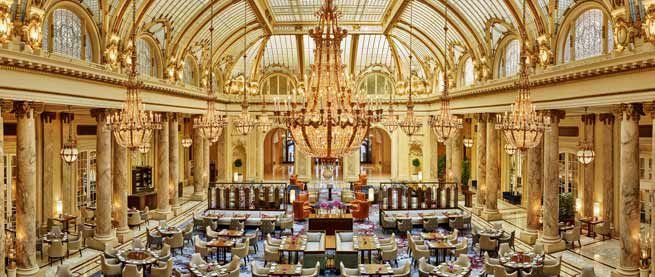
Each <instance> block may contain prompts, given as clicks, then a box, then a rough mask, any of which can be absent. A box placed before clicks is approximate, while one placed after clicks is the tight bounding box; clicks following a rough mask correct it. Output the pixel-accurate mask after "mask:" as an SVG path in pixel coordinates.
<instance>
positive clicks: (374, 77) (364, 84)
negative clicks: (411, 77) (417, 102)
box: [359, 73, 394, 95]
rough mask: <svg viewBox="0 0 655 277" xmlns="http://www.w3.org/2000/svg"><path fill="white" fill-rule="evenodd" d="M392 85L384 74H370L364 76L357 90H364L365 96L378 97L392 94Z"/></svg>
mask: <svg viewBox="0 0 655 277" xmlns="http://www.w3.org/2000/svg"><path fill="white" fill-rule="evenodd" d="M393 87H394V86H393V83H392V82H391V79H389V77H388V76H387V75H386V74H383V73H372V74H368V75H366V77H364V79H363V80H362V81H361V82H360V83H359V89H360V91H361V90H364V91H365V92H366V94H371V95H380V94H387V93H389V92H393Z"/></svg>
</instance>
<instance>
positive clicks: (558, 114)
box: [543, 110, 566, 123]
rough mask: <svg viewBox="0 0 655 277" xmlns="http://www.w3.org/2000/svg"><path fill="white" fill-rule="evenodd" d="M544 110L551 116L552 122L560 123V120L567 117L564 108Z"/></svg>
mask: <svg viewBox="0 0 655 277" xmlns="http://www.w3.org/2000/svg"><path fill="white" fill-rule="evenodd" d="M543 112H544V114H545V115H547V116H549V117H550V122H551V123H559V121H560V120H562V119H564V117H566V112H565V111H563V110H545V111H543Z"/></svg>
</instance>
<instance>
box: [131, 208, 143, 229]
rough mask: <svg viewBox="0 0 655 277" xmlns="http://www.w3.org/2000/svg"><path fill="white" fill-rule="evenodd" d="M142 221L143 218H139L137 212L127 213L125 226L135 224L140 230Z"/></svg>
mask: <svg viewBox="0 0 655 277" xmlns="http://www.w3.org/2000/svg"><path fill="white" fill-rule="evenodd" d="M142 223H143V219H141V214H139V212H128V213H127V226H129V227H134V226H137V227H139V230H141V224H142Z"/></svg>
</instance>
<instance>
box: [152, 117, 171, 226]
mask: <svg viewBox="0 0 655 277" xmlns="http://www.w3.org/2000/svg"><path fill="white" fill-rule="evenodd" d="M168 127H169V125H168V116H167V115H166V114H163V115H162V126H161V129H159V130H157V131H156V132H155V134H156V135H157V145H156V147H155V149H157V157H156V158H157V210H156V211H155V213H153V218H154V219H169V218H171V217H172V216H173V214H172V213H171V206H170V204H169V202H168V198H169V197H170V196H169V194H168V186H169V185H170V182H169V180H168V177H169V169H170V168H169V164H168V158H169V155H168V154H169V149H168Z"/></svg>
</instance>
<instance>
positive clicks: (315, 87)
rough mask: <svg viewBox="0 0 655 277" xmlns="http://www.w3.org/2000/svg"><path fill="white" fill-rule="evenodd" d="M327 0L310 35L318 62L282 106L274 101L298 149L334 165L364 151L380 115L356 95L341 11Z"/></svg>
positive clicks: (315, 62) (326, 163)
mask: <svg viewBox="0 0 655 277" xmlns="http://www.w3.org/2000/svg"><path fill="white" fill-rule="evenodd" d="M333 2H334V1H333V0H325V2H324V3H323V5H322V6H321V8H320V10H319V11H318V12H317V13H316V14H317V16H318V17H319V23H318V26H316V27H314V28H313V29H311V30H310V31H309V36H310V37H311V38H312V39H313V40H314V42H315V45H316V50H315V51H314V64H313V65H312V66H311V74H310V75H309V77H308V76H304V78H303V82H302V83H301V84H299V85H298V88H297V89H294V90H292V95H291V96H289V97H288V98H287V99H286V100H284V103H283V104H282V103H281V102H280V99H279V98H275V116H276V117H278V118H279V120H280V122H282V123H283V124H284V125H285V126H286V127H287V129H288V130H289V132H290V133H291V136H292V138H293V141H294V142H295V145H296V147H297V148H298V150H299V151H301V152H303V153H306V154H308V155H309V156H311V157H313V158H318V159H319V160H320V161H321V162H322V164H324V165H328V168H329V165H331V164H334V163H335V162H336V160H337V159H339V158H341V157H344V156H346V155H348V154H350V153H352V152H353V151H355V150H357V149H359V148H360V146H361V143H362V141H363V140H364V138H365V136H366V134H367V133H368V130H369V127H370V126H371V124H372V123H376V122H377V121H378V120H379V118H380V116H381V113H382V109H381V108H379V107H378V108H377V109H376V107H373V106H374V105H373V103H372V102H370V101H369V102H368V103H367V101H366V98H365V97H364V96H363V95H362V94H361V93H357V92H356V90H355V89H354V87H355V86H354V81H353V80H352V79H351V78H349V76H347V75H346V74H345V73H344V71H345V68H346V67H345V65H344V64H343V63H342V61H341V49H340V46H341V41H342V40H343V39H344V38H345V37H346V35H347V31H346V30H345V29H343V28H341V27H339V16H340V14H341V13H340V11H339V10H338V9H337V8H336V7H335V5H334V4H333Z"/></svg>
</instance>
